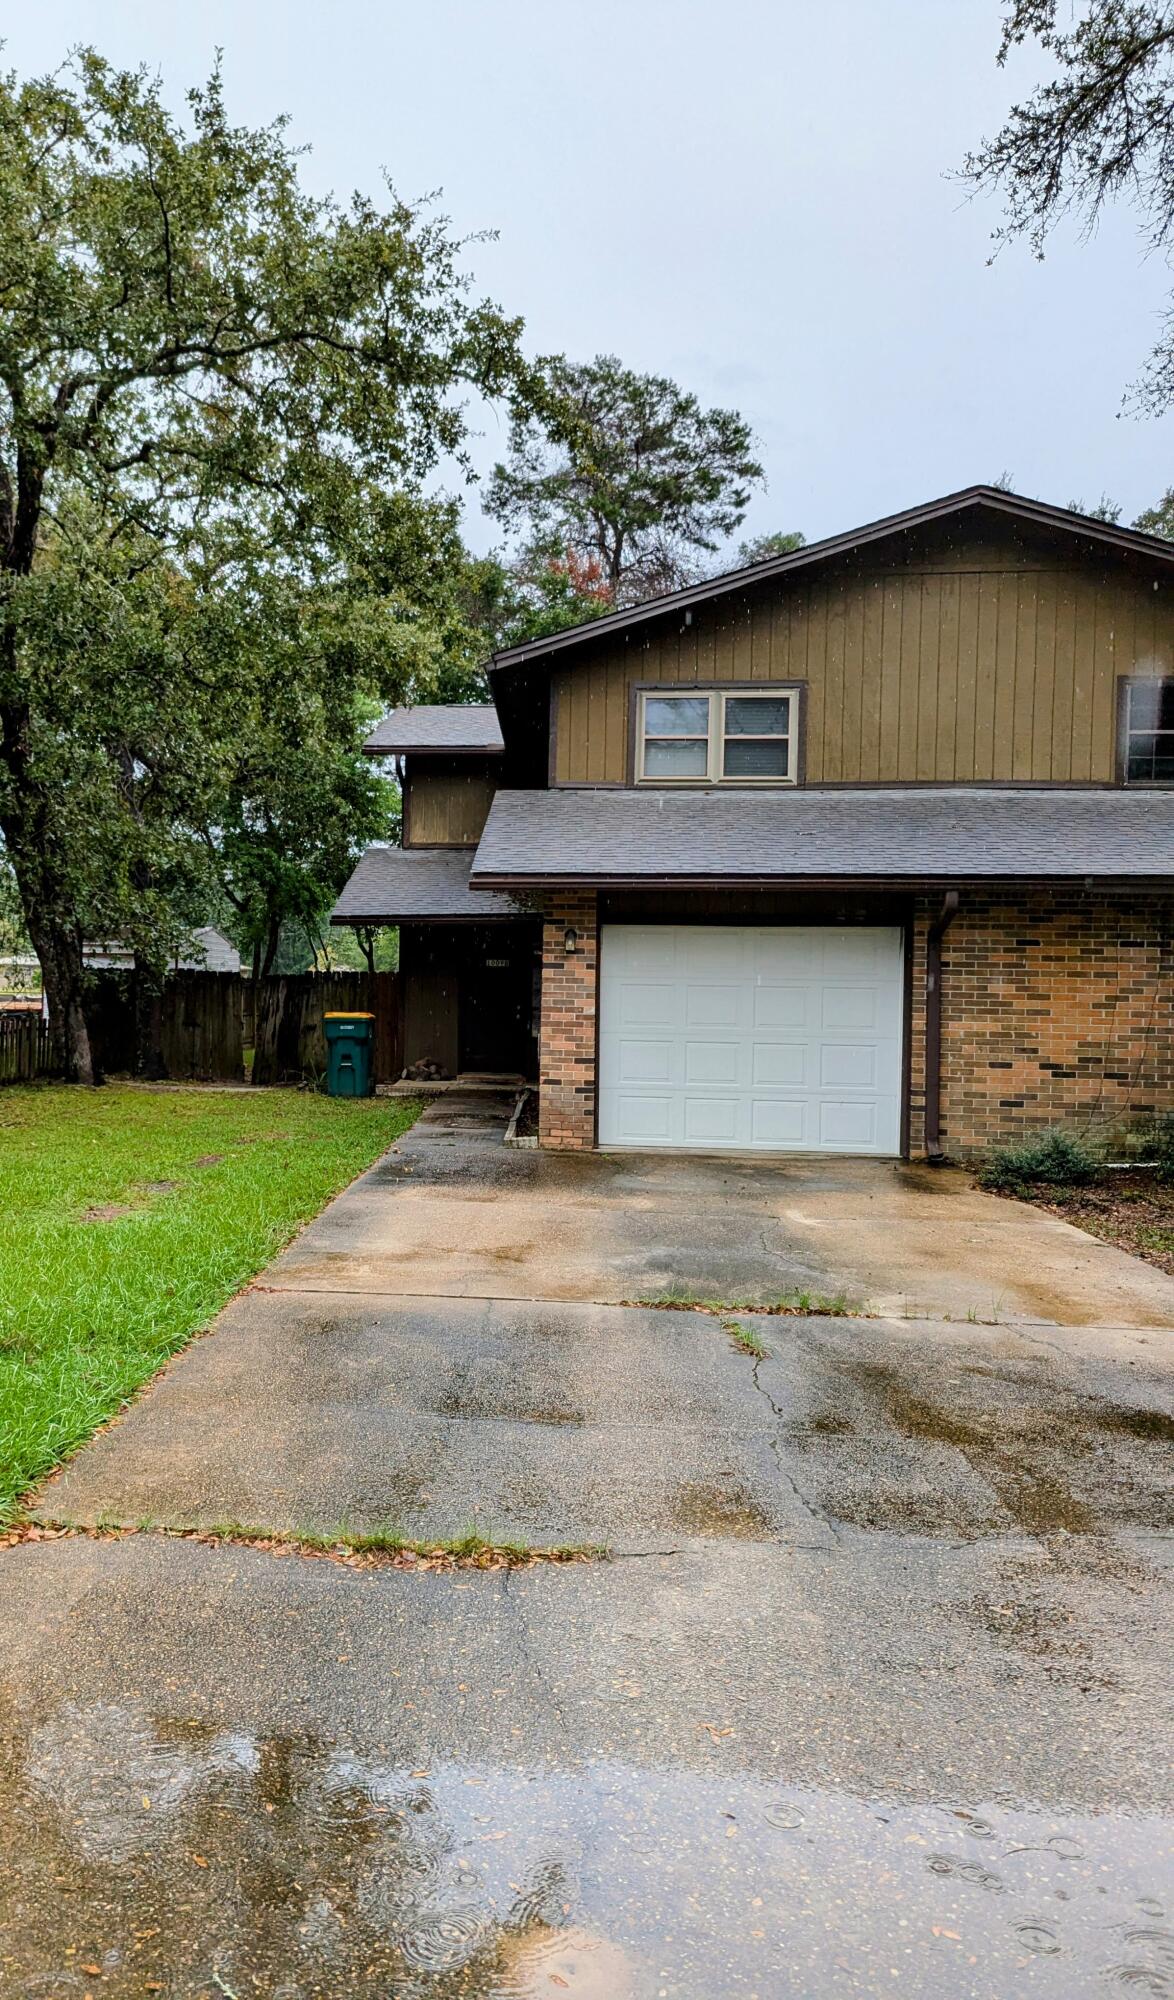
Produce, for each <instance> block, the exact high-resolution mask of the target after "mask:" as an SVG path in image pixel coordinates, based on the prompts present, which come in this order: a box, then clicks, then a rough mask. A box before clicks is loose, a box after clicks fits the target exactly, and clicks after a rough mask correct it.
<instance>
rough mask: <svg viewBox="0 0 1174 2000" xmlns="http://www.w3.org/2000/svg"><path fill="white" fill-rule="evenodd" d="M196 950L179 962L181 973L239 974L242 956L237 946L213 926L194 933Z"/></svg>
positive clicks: (207, 925)
mask: <svg viewBox="0 0 1174 2000" xmlns="http://www.w3.org/2000/svg"><path fill="white" fill-rule="evenodd" d="M194 936H195V943H196V950H195V951H194V952H190V953H189V954H188V955H187V956H186V957H185V958H181V959H180V960H179V970H180V971H181V972H239V971H240V969H241V955H240V953H239V951H238V950H237V948H236V946H235V945H234V944H233V943H231V941H230V940H229V939H228V938H226V937H225V935H224V932H223V931H218V930H216V929H215V928H214V926H213V925H212V924H204V925H203V926H202V927H201V928H200V929H199V930H198V931H196V932H195V933H194Z"/></svg>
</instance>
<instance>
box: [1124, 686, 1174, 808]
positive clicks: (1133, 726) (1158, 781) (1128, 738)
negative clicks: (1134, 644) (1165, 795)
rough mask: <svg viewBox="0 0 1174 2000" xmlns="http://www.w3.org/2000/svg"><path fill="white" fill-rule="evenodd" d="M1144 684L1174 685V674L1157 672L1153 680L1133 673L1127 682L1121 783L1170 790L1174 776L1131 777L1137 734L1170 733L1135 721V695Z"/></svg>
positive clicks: (1164, 734) (1155, 789)
mask: <svg viewBox="0 0 1174 2000" xmlns="http://www.w3.org/2000/svg"><path fill="white" fill-rule="evenodd" d="M1143 686H1144V687H1146V688H1149V687H1150V686H1155V687H1167V686H1169V687H1174V675H1170V674H1155V675H1154V676H1153V677H1152V680H1151V678H1150V677H1149V676H1148V675H1146V676H1142V675H1132V676H1131V677H1130V678H1129V680H1128V682H1127V684H1126V688H1125V702H1124V715H1123V718H1122V720H1123V729H1124V738H1125V740H1124V743H1123V744H1122V747H1121V761H1120V771H1121V783H1122V784H1123V785H1132V786H1134V787H1135V788H1137V789H1140V788H1143V787H1144V788H1145V789H1147V790H1149V791H1151V792H1156V791H1163V790H1165V791H1169V790H1170V789H1171V787H1172V786H1174V778H1131V777H1130V775H1129V746H1130V744H1131V742H1132V741H1133V738H1134V737H1135V736H1167V735H1169V733H1170V732H1169V731H1168V730H1165V729H1147V728H1146V727H1145V726H1144V724H1142V723H1135V722H1134V720H1133V697H1134V695H1135V694H1136V693H1137V690H1138V688H1139V687H1143Z"/></svg>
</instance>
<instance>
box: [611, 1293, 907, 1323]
mask: <svg viewBox="0 0 1174 2000" xmlns="http://www.w3.org/2000/svg"><path fill="white" fill-rule="evenodd" d="M621 1304H623V1305H626V1306H650V1307H652V1308H653V1309H654V1310H655V1311H657V1312H702V1313H714V1314H715V1315H716V1316H717V1317H718V1318H719V1319H721V1318H723V1317H724V1316H725V1315H726V1314H728V1313H756V1314H761V1315H762V1316H764V1317H765V1318H783V1317H787V1316H788V1315H791V1316H797V1315H803V1316H804V1317H808V1318H813V1319H814V1318H830V1319H868V1318H869V1317H871V1315H870V1314H869V1313H868V1312H866V1310H865V1308H864V1307H863V1306H862V1305H858V1304H856V1303H855V1301H853V1300H852V1299H849V1297H848V1295H847V1293H846V1292H833V1293H830V1294H829V1293H827V1292H804V1291H793V1292H783V1293H781V1294H780V1296H779V1297H778V1298H777V1299H707V1298H702V1297H701V1296H700V1295H699V1294H698V1293H696V1292H682V1291H675V1290H670V1291H667V1292H661V1293H659V1294H658V1295H657V1297H656V1298H647V1299H623V1300H621Z"/></svg>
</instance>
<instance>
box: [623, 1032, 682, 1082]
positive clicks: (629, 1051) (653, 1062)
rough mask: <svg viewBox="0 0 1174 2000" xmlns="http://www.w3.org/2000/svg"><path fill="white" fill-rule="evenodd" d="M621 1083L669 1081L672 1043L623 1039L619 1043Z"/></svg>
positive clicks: (671, 1076)
mask: <svg viewBox="0 0 1174 2000" xmlns="http://www.w3.org/2000/svg"><path fill="white" fill-rule="evenodd" d="M618 1067H619V1076H620V1082H621V1083H671V1082H672V1080H673V1044H672V1043H671V1042H638V1041H632V1040H628V1039H625V1040H623V1041H621V1043H620V1045H619V1064H618Z"/></svg>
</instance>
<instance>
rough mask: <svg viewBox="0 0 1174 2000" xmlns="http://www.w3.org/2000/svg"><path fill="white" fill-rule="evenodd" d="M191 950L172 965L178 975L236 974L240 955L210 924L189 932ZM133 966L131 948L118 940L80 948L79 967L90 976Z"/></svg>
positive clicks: (112, 939)
mask: <svg viewBox="0 0 1174 2000" xmlns="http://www.w3.org/2000/svg"><path fill="white" fill-rule="evenodd" d="M192 939H193V949H192V950H191V951H189V952H186V953H185V954H184V956H183V957H182V958H177V959H176V961H175V969H176V971H177V972H239V971H240V969H241V959H240V953H239V951H238V950H237V949H236V946H235V945H234V944H231V943H230V942H229V940H228V938H226V937H225V935H224V932H223V931H218V930H217V929H216V928H215V926H214V925H212V924H203V925H202V926H201V927H200V929H199V930H197V931H193V932H192ZM134 962H135V955H134V952H133V950H132V949H131V947H130V945H128V944H122V943H121V942H120V941H119V940H118V939H117V938H107V939H105V940H103V941H102V942H101V943H95V944H85V945H83V946H82V963H83V964H84V965H88V966H89V968H90V970H91V971H92V972H109V971H126V970H127V969H129V967H130V966H132V965H133V964H134Z"/></svg>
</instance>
